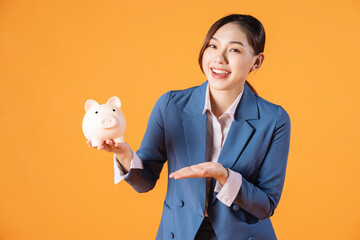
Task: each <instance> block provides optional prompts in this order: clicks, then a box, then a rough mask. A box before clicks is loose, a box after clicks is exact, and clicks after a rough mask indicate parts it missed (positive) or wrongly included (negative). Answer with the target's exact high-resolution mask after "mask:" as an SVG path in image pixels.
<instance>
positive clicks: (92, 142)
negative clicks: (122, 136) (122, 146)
mask: <svg viewBox="0 0 360 240" xmlns="http://www.w3.org/2000/svg"><path fill="white" fill-rule="evenodd" d="M101 144H102V141H101V140H100V139H91V145H92V146H93V147H97V146H100V145H101Z"/></svg>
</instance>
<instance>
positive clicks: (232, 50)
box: [230, 48, 240, 52]
mask: <svg viewBox="0 0 360 240" xmlns="http://www.w3.org/2000/svg"><path fill="white" fill-rule="evenodd" d="M230 52H240V51H239V50H238V49H236V48H232V49H230Z"/></svg>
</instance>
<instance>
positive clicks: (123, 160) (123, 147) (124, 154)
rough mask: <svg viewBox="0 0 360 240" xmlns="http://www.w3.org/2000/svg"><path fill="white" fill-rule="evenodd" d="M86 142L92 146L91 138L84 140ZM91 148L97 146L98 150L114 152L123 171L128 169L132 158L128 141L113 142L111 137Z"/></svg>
mask: <svg viewBox="0 0 360 240" xmlns="http://www.w3.org/2000/svg"><path fill="white" fill-rule="evenodd" d="M86 143H87V144H88V145H89V147H92V145H91V140H88V141H86ZM92 148H97V149H98V150H104V151H106V152H113V153H115V155H116V158H117V159H118V160H119V162H120V164H121V166H122V167H123V169H124V170H125V172H128V171H129V168H130V163H131V159H132V152H131V149H130V146H129V144H128V143H126V142H122V143H115V142H114V141H113V140H112V139H107V140H106V141H104V142H103V143H102V144H101V145H99V146H97V147H92Z"/></svg>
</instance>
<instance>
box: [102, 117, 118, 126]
mask: <svg viewBox="0 0 360 240" xmlns="http://www.w3.org/2000/svg"><path fill="white" fill-rule="evenodd" d="M117 122H118V120H117V119H116V118H115V117H113V116H105V117H103V118H101V120H100V124H101V127H102V128H104V129H108V128H113V127H115V126H116V125H117Z"/></svg>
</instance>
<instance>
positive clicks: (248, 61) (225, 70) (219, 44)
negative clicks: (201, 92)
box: [202, 22, 262, 94]
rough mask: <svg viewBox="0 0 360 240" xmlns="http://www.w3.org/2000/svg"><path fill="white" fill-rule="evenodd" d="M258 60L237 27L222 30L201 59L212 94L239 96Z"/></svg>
mask: <svg viewBox="0 0 360 240" xmlns="http://www.w3.org/2000/svg"><path fill="white" fill-rule="evenodd" d="M261 54H262V53H261ZM257 58H258V57H257V56H254V55H253V49H252V47H251V46H250V44H249V43H248V41H247V37H246V34H245V32H243V31H242V29H241V27H240V26H239V25H238V24H236V23H231V22H230V23H227V24H225V25H224V26H222V27H221V28H219V29H218V30H217V31H216V32H215V34H214V35H213V37H212V38H211V39H210V41H209V44H208V46H207V48H206V49H205V51H204V55H203V59H202V67H203V70H204V73H205V75H206V77H207V79H208V81H209V85H210V90H225V91H230V92H234V93H237V94H238V93H240V92H241V91H242V89H243V87H244V84H245V81H246V78H247V76H248V74H249V72H250V71H251V70H255V69H256V66H257V65H256V62H257V61H256V60H257Z"/></svg>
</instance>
